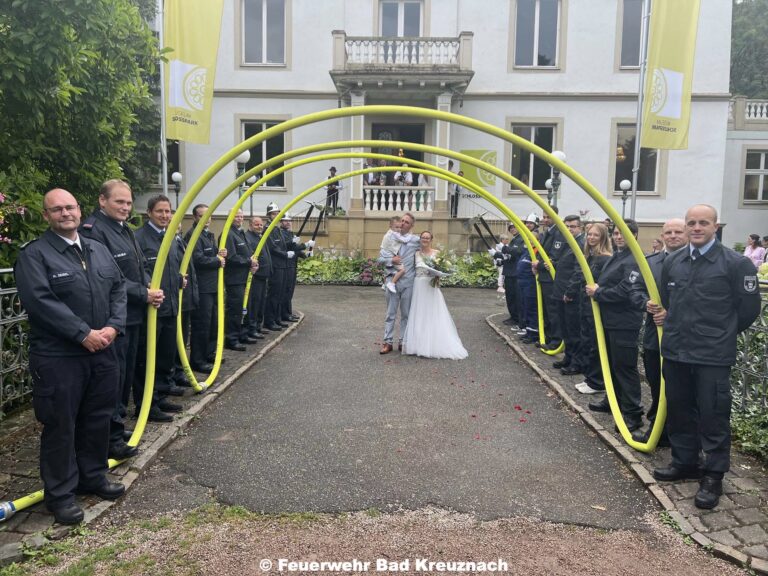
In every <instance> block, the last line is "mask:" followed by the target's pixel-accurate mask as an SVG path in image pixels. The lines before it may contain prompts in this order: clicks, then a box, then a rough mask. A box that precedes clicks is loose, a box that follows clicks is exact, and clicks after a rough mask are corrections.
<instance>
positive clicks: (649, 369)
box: [643, 348, 661, 421]
mask: <svg viewBox="0 0 768 576" xmlns="http://www.w3.org/2000/svg"><path fill="white" fill-rule="evenodd" d="M643 369H644V370H645V379H646V380H647V381H648V387H649V388H650V389H651V407H650V409H649V410H648V418H649V420H651V421H654V420H655V419H656V410H657V409H658V408H659V396H660V395H661V357H660V356H659V351H658V350H652V349H650V348H643Z"/></svg>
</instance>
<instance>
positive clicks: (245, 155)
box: [235, 150, 251, 198]
mask: <svg viewBox="0 0 768 576" xmlns="http://www.w3.org/2000/svg"><path fill="white" fill-rule="evenodd" d="M250 159H251V151H250V150H243V151H242V152H241V153H240V154H239V155H238V157H237V158H235V163H237V172H235V177H237V178H240V176H242V175H243V173H244V172H245V165H246V164H248V161H249V160H250ZM242 195H243V185H242V184H241V185H240V186H238V187H237V196H238V198H239V197H240V196H242Z"/></svg>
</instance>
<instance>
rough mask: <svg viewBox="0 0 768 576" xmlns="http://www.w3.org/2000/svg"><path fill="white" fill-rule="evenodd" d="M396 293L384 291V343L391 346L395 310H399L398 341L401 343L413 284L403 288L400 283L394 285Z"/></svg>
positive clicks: (393, 333) (409, 308)
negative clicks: (385, 312) (385, 311)
mask: <svg viewBox="0 0 768 576" xmlns="http://www.w3.org/2000/svg"><path fill="white" fill-rule="evenodd" d="M396 286H397V292H395V293H392V292H390V291H389V290H386V291H385V292H386V293H387V294H386V299H387V316H386V318H385V319H384V342H386V343H387V344H392V342H393V340H394V337H395V318H396V317H397V308H398V307H399V308H400V341H401V342H402V338H403V335H404V334H405V329H406V328H407V327H408V313H409V312H410V310H411V297H412V296H413V284H410V285H408V286H403V285H402V282H398V283H397V284H396Z"/></svg>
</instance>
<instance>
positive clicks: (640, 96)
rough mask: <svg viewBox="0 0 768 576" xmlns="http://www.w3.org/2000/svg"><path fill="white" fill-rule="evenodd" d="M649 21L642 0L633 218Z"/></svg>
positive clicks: (648, 7)
mask: <svg viewBox="0 0 768 576" xmlns="http://www.w3.org/2000/svg"><path fill="white" fill-rule="evenodd" d="M650 22H651V0H643V25H642V29H641V33H640V80H639V82H640V89H639V90H638V93H637V116H636V120H635V159H634V162H633V165H632V202H631V204H630V205H629V217H630V218H632V219H633V220H634V219H635V207H636V205H637V180H638V173H639V172H640V134H641V131H642V126H643V106H644V105H645V75H646V72H647V68H648V31H649V28H650Z"/></svg>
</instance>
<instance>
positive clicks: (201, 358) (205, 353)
mask: <svg viewBox="0 0 768 576" xmlns="http://www.w3.org/2000/svg"><path fill="white" fill-rule="evenodd" d="M216 298H217V295H216V293H215V292H211V293H207V294H206V293H202V292H201V293H200V301H199V303H198V305H197V308H195V309H194V310H193V311H192V334H191V336H190V358H189V363H190V364H192V365H193V366H202V365H203V364H206V363H207V362H208V358H209V357H210V356H211V354H213V353H214V352H216V336H217V328H218V323H219V317H218V314H217V313H216V312H217V309H218V306H217V301H216Z"/></svg>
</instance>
